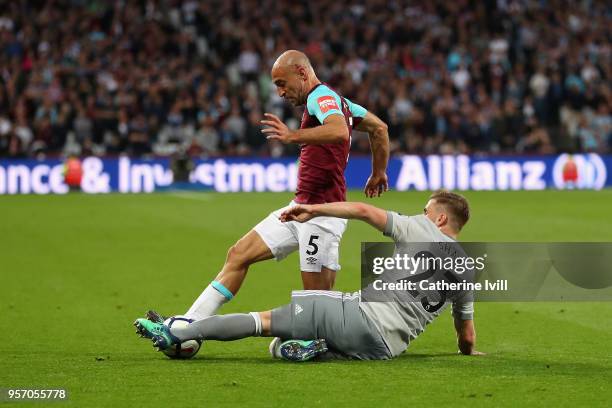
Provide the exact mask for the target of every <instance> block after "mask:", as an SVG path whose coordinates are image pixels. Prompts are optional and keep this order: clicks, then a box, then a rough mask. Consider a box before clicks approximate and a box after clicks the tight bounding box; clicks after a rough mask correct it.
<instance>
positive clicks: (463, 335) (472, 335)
mask: <svg viewBox="0 0 612 408" xmlns="http://www.w3.org/2000/svg"><path fill="white" fill-rule="evenodd" d="M455 330H456V331H457V345H458V346H459V352H460V353H461V354H464V355H466V356H482V355H484V353H481V352H480V351H476V349H475V348H474V347H475V346H476V330H475V329H474V320H462V319H458V318H455Z"/></svg>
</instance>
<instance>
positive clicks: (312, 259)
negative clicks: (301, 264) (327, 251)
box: [306, 256, 318, 265]
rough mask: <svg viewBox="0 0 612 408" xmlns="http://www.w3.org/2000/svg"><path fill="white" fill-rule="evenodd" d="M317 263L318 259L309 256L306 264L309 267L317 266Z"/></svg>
mask: <svg viewBox="0 0 612 408" xmlns="http://www.w3.org/2000/svg"><path fill="white" fill-rule="evenodd" d="M317 261H318V259H317V258H315V257H314V256H309V257H308V258H306V263H307V264H308V265H316V264H317Z"/></svg>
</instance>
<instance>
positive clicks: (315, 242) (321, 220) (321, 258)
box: [253, 201, 347, 272]
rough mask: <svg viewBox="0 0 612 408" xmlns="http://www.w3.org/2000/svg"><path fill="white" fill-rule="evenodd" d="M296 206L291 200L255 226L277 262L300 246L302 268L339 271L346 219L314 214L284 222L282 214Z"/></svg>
mask: <svg viewBox="0 0 612 408" xmlns="http://www.w3.org/2000/svg"><path fill="white" fill-rule="evenodd" d="M294 205H296V203H295V202H294V201H291V203H289V205H288V206H286V207H283V208H280V209H278V210H276V211H273V212H272V213H270V215H268V216H267V217H266V218H264V219H263V220H262V221H261V222H260V223H259V224H257V225H256V226H255V227H254V228H253V229H254V230H255V231H256V232H257V233H258V234H259V236H260V237H261V238H262V239H263V241H264V242H265V243H266V245H267V246H268V248H270V251H271V252H272V255H274V258H275V259H276V260H277V261H280V260H281V259H283V258H285V257H286V256H287V255H289V254H290V253H292V252H293V251H295V250H298V249H299V252H300V270H301V271H303V272H321V267H325V268H327V269H331V270H333V271H339V270H340V264H338V261H339V256H340V254H339V247H340V240H341V239H342V234H344V231H345V230H346V224H347V220H345V219H342V218H336V217H315V218H313V219H312V220H310V221H308V222H305V223H299V222H295V221H291V222H281V221H280V219H279V217H280V215H281V213H282V212H283V211H284V210H285V209H287V208H289V207H292V206H294Z"/></svg>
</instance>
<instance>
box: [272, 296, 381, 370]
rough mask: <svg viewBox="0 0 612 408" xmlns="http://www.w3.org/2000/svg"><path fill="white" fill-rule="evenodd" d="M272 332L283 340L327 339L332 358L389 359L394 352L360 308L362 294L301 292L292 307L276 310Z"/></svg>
mask: <svg viewBox="0 0 612 408" xmlns="http://www.w3.org/2000/svg"><path fill="white" fill-rule="evenodd" d="M271 326H272V327H271V331H272V334H273V335H274V336H277V337H280V338H281V339H285V340H287V339H296V340H312V339H325V341H326V342H327V345H328V347H329V348H330V351H331V353H330V354H332V355H337V356H342V355H344V356H345V357H349V358H355V359H360V360H386V359H389V358H391V352H390V351H389V349H388V348H387V346H386V345H385V343H384V341H383V339H382V337H381V335H380V333H379V332H378V330H377V329H376V327H375V326H374V324H373V323H372V322H371V321H370V319H369V318H368V317H367V316H366V315H365V314H364V313H363V311H362V310H361V308H360V307H359V292H355V293H353V294H351V293H342V292H334V291H323V290H298V291H294V292H293V293H292V294H291V304H290V305H286V306H283V307H280V308H277V309H274V310H272V322H271Z"/></svg>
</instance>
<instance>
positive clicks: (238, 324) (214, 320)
mask: <svg viewBox="0 0 612 408" xmlns="http://www.w3.org/2000/svg"><path fill="white" fill-rule="evenodd" d="M257 329H258V328H257V322H256V320H255V317H253V315H251V314H248V313H236V314H227V315H222V316H219V315H216V316H210V317H207V318H205V319H202V320H198V321H195V322H193V323H191V324H189V325H188V326H187V327H183V328H178V327H177V328H172V329H170V332H171V333H172V334H174V335H175V336H176V337H178V338H179V339H180V340H181V341H185V340H196V339H199V340H220V341H230V340H238V339H243V338H245V337H251V336H258V335H260V334H261V329H259V333H258V330H257Z"/></svg>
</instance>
